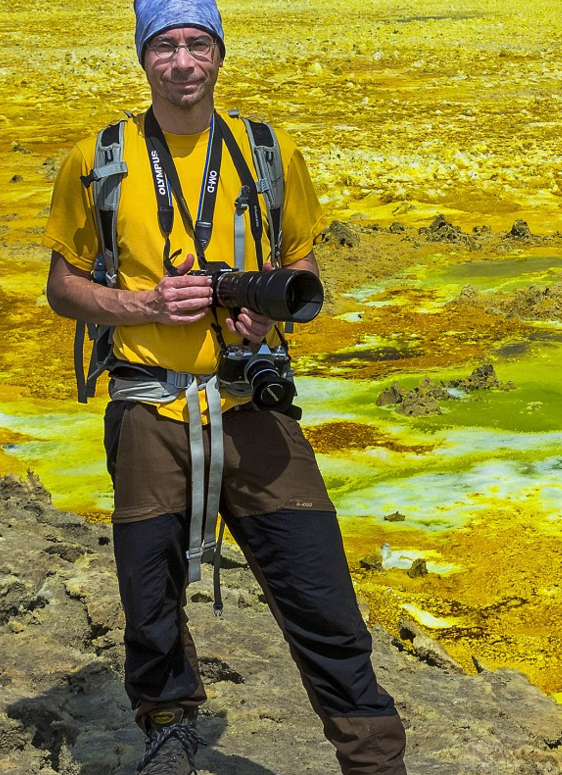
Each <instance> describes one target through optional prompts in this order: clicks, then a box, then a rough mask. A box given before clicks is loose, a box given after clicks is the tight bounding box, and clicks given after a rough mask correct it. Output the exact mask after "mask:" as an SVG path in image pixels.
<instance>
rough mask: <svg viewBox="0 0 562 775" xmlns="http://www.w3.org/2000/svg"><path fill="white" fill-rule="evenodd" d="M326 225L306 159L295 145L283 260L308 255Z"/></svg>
mask: <svg viewBox="0 0 562 775" xmlns="http://www.w3.org/2000/svg"><path fill="white" fill-rule="evenodd" d="M323 228H324V214H323V212H322V207H321V205H320V202H319V201H318V197H317V196H316V192H315V190H314V186H313V184H312V180H311V179H310V174H309V172H308V168H307V166H306V162H305V160H304V158H303V156H302V154H301V152H300V151H299V150H298V148H296V147H295V146H294V145H293V152H292V154H291V156H290V160H289V164H288V168H287V172H286V175H285V197H284V206H283V221H282V229H283V236H282V243H281V262H282V264H283V265H287V264H292V263H293V262H294V261H298V260H299V259H301V258H304V257H305V256H307V255H308V254H309V253H310V251H311V250H312V248H313V247H314V243H315V242H317V241H318V238H319V236H320V234H321V233H322V229H323Z"/></svg>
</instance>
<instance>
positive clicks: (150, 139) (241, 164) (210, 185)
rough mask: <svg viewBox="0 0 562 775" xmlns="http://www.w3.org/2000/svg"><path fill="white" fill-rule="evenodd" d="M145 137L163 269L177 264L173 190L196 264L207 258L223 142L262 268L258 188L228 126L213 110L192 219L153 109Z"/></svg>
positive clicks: (146, 125) (261, 220) (170, 270)
mask: <svg viewBox="0 0 562 775" xmlns="http://www.w3.org/2000/svg"><path fill="white" fill-rule="evenodd" d="M145 138H146V145H147V149H148V156H149V159H150V167H151V171H152V177H153V180H154V189H155V191H156V199H157V202H158V222H159V224H160V228H161V229H162V231H163V232H164V235H165V237H166V243H165V245H164V266H165V268H166V271H167V272H168V273H169V274H171V275H175V274H176V271H177V270H176V268H175V267H174V265H173V263H172V261H173V259H174V258H176V257H177V256H178V255H179V254H180V252H181V251H179V250H178V251H176V252H175V253H174V254H173V255H171V256H170V249H171V247H170V234H171V233H172V227H173V224H174V204H173V199H172V192H173V194H174V196H175V198H176V201H177V203H178V207H179V209H180V212H181V215H182V218H183V219H184V224H185V226H186V229H187V230H188V231H190V232H191V233H192V234H193V241H194V243H195V250H196V253H197V259H198V261H199V266H200V268H201V269H204V268H205V266H206V264H207V260H206V258H205V248H206V247H207V246H208V244H209V242H210V239H211V235H212V230H213V217H214V212H215V206H216V201H217V193H218V186H219V179H220V167H221V162H222V143H223V140H224V143H225V145H226V147H227V148H228V151H229V153H230V155H231V157H232V161H233V163H234V166H235V167H236V171H237V172H238V175H239V177H240V182H241V183H242V187H243V190H245V191H246V195H247V202H248V208H249V215H250V228H251V231H252V236H253V238H254V242H255V246H256V258H257V264H258V267H259V269H260V270H261V269H262V268H263V248H262V242H261V240H262V235H263V219H262V214H261V209H260V206H259V200H258V190H257V186H256V183H255V181H254V178H253V176H252V173H251V171H250V168H249V167H248V164H247V163H246V160H245V159H244V156H243V154H242V151H241V150H240V147H239V145H238V143H237V142H236V139H235V137H234V135H233V134H232V132H231V130H230V127H229V126H228V124H227V123H226V121H225V120H224V119H223V118H221V116H219V114H218V113H216V112H215V113H213V118H212V122H211V131H210V135H209V145H208V148H207V157H206V160H205V170H204V173H203V179H202V183H201V195H200V199H199V208H198V217H197V221H196V222H195V223H194V222H193V218H192V216H191V213H190V211H189V207H188V204H187V201H186V199H185V196H184V194H183V190H182V186H181V182H180V179H179V175H178V172H177V169H176V165H175V164H174V160H173V158H172V154H171V153H170V149H169V147H168V143H167V142H166V138H165V137H164V133H163V132H162V129H161V128H160V125H159V124H158V121H157V120H156V116H155V115H154V111H153V110H152V108H149V109H148V111H147V113H146V117H145Z"/></svg>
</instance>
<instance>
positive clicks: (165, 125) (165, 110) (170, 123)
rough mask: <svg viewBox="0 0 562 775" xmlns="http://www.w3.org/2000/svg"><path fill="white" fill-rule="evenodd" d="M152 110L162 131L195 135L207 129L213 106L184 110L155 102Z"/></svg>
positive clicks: (194, 106) (193, 107) (195, 106)
mask: <svg viewBox="0 0 562 775" xmlns="http://www.w3.org/2000/svg"><path fill="white" fill-rule="evenodd" d="M152 110H153V111H154V115H155V117H156V120H157V121H158V124H159V125H160V129H162V131H164V132H169V133H170V134H174V135H195V134H198V133H199V132H204V131H205V130H206V129H208V128H209V126H210V124H211V117H212V115H213V110H214V106H213V105H212V104H210V105H209V104H205V105H201V104H199V105H193V106H192V107H185V108H184V107H180V106H176V105H170V103H168V102H166V103H162V102H159V101H157V100H155V101H154V102H153V103H152Z"/></svg>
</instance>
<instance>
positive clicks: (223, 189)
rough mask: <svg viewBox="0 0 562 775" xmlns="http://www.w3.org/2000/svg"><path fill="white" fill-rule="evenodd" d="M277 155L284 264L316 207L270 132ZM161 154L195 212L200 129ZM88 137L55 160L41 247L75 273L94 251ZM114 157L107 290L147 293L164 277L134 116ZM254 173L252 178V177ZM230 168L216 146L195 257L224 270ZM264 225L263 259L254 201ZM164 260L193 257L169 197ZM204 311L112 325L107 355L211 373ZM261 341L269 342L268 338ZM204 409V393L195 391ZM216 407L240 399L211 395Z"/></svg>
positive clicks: (297, 165) (298, 160) (309, 243)
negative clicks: (114, 262) (204, 231)
mask: <svg viewBox="0 0 562 775" xmlns="http://www.w3.org/2000/svg"><path fill="white" fill-rule="evenodd" d="M221 116H222V117H223V118H224V119H225V121H226V122H227V123H228V125H229V126H230V128H231V130H232V132H233V134H234V137H235V138H236V141H237V143H238V145H239V146H240V148H241V150H242V153H243V155H244V157H245V159H246V161H247V163H248V166H249V167H250V169H251V170H252V173H254V171H255V166H254V164H253V159H252V152H251V148H250V144H249V140H248V136H247V133H246V129H245V126H244V123H243V121H241V120H240V119H237V118H232V117H230V116H228V114H223V113H221ZM276 134H277V138H278V141H279V145H280V148H281V155H282V159H283V168H284V178H285V195H284V211H283V222H282V233H283V240H282V253H281V262H282V264H283V265H284V266H287V265H290V264H291V263H293V262H294V261H297V260H299V259H301V258H304V257H305V256H306V255H307V254H308V253H310V251H311V250H312V247H313V244H314V242H315V240H316V239H317V237H318V235H319V234H320V232H321V230H322V218H323V216H322V210H321V207H320V204H319V202H318V199H317V197H316V194H315V192H314V189H313V186H312V183H311V180H310V176H309V174H308V171H307V168H306V165H305V162H304V160H303V157H302V155H301V154H300V152H299V151H298V149H297V148H296V146H295V144H294V143H293V141H292V140H291V138H290V137H289V136H288V135H287V134H286V133H285V132H283V131H281V130H276ZM165 137H166V141H167V143H168V146H169V149H170V152H171V154H172V157H173V159H174V163H175V165H176V169H177V171H178V175H179V178H180V180H181V184H182V189H183V193H184V197H185V199H186V201H187V204H188V207H189V210H190V213H191V216H192V218H193V220H195V218H196V216H197V211H198V206H199V197H200V191H201V183H202V178H203V171H204V166H205V158H206V154H207V146H208V140H209V130H207V131H205V132H202V133H200V134H195V135H173V134H169V133H165ZM95 145H96V136H95V135H94V136H92V137H89V138H87V139H86V140H83V141H81V142H79V143H78V144H77V145H76V146H75V147H74V148H73V149H72V151H71V152H70V154H69V155H68V156H67V158H66V159H65V161H64V163H63V165H62V167H61V169H60V172H59V174H58V177H57V180H56V183H55V188H54V192H53V201H52V207H51V214H50V217H49V221H48V223H47V228H46V231H45V236H44V239H43V244H44V245H45V246H46V247H49V248H51V249H52V250H55V251H57V252H59V253H61V254H62V255H63V256H64V257H65V259H66V260H67V261H68V262H69V263H71V264H73V265H74V266H76V267H77V268H79V269H83V270H86V271H90V270H91V269H92V267H93V264H94V260H95V258H96V256H97V254H98V253H99V250H100V248H99V237H98V230H97V225H96V220H95V211H94V207H93V199H92V189H91V187H90V189H86V188H85V186H84V185H83V184H82V183H81V181H80V176H81V175H87V174H88V173H89V172H90V170H91V169H92V167H93V166H94V155H95ZM123 158H124V161H125V162H126V164H127V174H126V175H125V176H124V177H123V179H122V185H121V200H120V205H119V212H118V216H117V236H118V246H119V268H118V278H117V287H118V288H120V289H126V290H131V291H138V290H148V289H152V288H154V287H155V286H156V285H157V284H158V282H159V281H160V280H161V279H162V277H163V276H164V274H165V270H164V266H163V247H164V243H165V236H164V233H163V232H162V231H161V229H160V226H159V223H158V217H157V199H156V193H155V190H154V180H153V177H152V171H151V167H150V162H149V158H148V152H147V148H146V141H145V137H144V115H140V116H135V117H134V118H130V119H128V120H127V121H126V124H125V132H124V155H123ZM256 177H257V176H256ZM240 188H241V182H240V178H239V175H238V172H237V170H236V168H235V166H234V163H233V161H232V159H231V157H230V154H229V152H228V150H227V148H226V146H225V145H224V143H223V153H222V163H221V169H220V180H219V185H218V193H217V199H216V206H215V213H214V219H213V232H212V237H211V240H210V243H209V245H208V247H207V249H206V251H205V256H206V258H207V260H208V261H224V262H226V263H227V264H229V265H230V266H232V265H233V264H234V211H235V208H234V202H235V200H236V198H237V197H238V195H239V193H240ZM259 200H260V206H261V209H262V218H263V224H264V234H263V238H262V246H263V255H264V261H267V260H268V258H269V257H270V256H271V246H270V242H269V234H268V231H269V229H268V224H267V212H266V207H265V203H264V201H263V197H262V196H259ZM245 225H246V229H245V266H244V268H245V270H256V269H257V268H258V267H257V260H256V246H255V242H254V239H253V237H252V234H251V231H250V226H249V220H248V211H246V214H245ZM170 242H171V250H170V254H173V253H174V252H175V251H176V250H178V249H181V256H179V257H178V258H177V259H176V260H175V261H174V263H176V264H178V263H180V262H181V261H183V260H184V259H185V257H186V255H187V254H188V253H193V254H194V255H196V250H195V245H194V243H193V238H192V236H191V234H189V233H188V231H187V230H186V228H185V226H184V223H183V219H182V217H181V213H180V210H179V207H178V206H177V203H176V202H175V201H174V224H173V229H172V233H171V235H170ZM217 314H218V317H219V322H220V324H221V327H222V332H223V336H224V338H225V341H226V343H227V344H240V343H241V342H242V339H241V337H239V336H237V335H234V334H231V333H230V332H229V331H228V329H227V327H226V324H225V322H224V321H225V319H226V317H228V316H229V312H228V311H227V310H225V309H221V308H218V309H217ZM212 321H213V318H212V315H208V316H206V319H205V320H202V321H197V322H195V323H191V324H188V325H185V326H166V325H164V324H161V323H147V324H144V325H133V326H117V329H116V332H115V338H114V353H115V355H116V357H117V358H119V359H120V360H125V361H130V362H132V363H143V364H146V365H149V366H161V367H163V368H166V369H172V370H174V371H181V372H190V373H192V374H212V373H214V372H216V369H217V364H218V358H219V353H220V347H219V345H218V342H217V339H216V335H215V333H214V332H213V331H212V330H211V328H210V323H211V322H212ZM270 337H271V339H270V341H271V342H275V343H278V342H277V340H276V335H275V334H274V333H272V335H270ZM200 396H201V403H202V411H203V412H205V409H206V407H205V405H204V391H200ZM221 397H222V403H223V411H225V410H226V409H229V408H230V407H232V406H234V405H235V404H237V403H240V402H241V399H239V398H235V397H232V396H230V395H228V394H227V393H224V391H221ZM158 409H159V411H160V412H161V413H162V414H165V415H167V416H169V417H172V418H174V419H177V420H184V421H187V419H188V414H187V407H186V402H185V398H184V397H181V398H179V399H177V400H175V401H173V402H171V403H168V404H163V405H162V404H161V405H158Z"/></svg>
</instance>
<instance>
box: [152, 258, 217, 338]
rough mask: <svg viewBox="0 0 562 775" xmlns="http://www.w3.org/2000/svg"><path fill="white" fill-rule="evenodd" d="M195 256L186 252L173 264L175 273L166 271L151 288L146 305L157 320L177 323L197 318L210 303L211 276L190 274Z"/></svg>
mask: <svg viewBox="0 0 562 775" xmlns="http://www.w3.org/2000/svg"><path fill="white" fill-rule="evenodd" d="M194 261H195V257H194V256H193V254H191V253H189V254H188V256H187V258H186V259H185V261H183V263H181V264H179V266H177V267H176V271H177V275H170V274H167V275H166V276H165V277H163V278H162V280H160V282H159V283H158V285H157V286H156V288H155V289H154V292H153V293H154V297H153V299H151V301H150V307H151V308H152V311H153V313H154V315H155V320H156V322H158V323H164V324H165V325H168V326H180V325H185V324H186V323H194V322H195V321H196V320H201V318H203V317H204V316H205V315H206V314H207V312H208V311H209V308H210V306H211V300H212V296H213V292H212V290H211V278H210V277H208V276H205V275H192V274H189V272H190V271H191V270H192V268H193V263H194Z"/></svg>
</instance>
